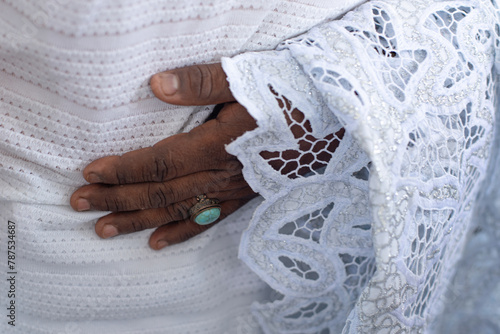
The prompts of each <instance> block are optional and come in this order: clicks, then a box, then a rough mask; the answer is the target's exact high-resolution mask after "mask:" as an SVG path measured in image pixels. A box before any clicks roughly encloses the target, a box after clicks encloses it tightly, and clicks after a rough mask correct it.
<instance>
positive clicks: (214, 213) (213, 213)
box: [194, 208, 220, 225]
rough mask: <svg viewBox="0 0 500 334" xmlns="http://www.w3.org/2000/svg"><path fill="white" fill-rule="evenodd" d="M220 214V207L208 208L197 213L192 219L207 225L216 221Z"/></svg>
mask: <svg viewBox="0 0 500 334" xmlns="http://www.w3.org/2000/svg"><path fill="white" fill-rule="evenodd" d="M219 216H220V208H210V209H206V210H203V212H201V213H199V214H198V215H197V216H196V218H195V219H194V221H195V222H196V223H197V224H199V225H208V224H211V223H213V222H214V221H216V220H217V219H218V218H219Z"/></svg>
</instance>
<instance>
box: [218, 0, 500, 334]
mask: <svg viewBox="0 0 500 334" xmlns="http://www.w3.org/2000/svg"><path fill="white" fill-rule="evenodd" d="M494 7H496V4H495V3H492V2H489V1H488V2H486V1H461V2H460V1H459V2H457V1H454V2H433V1H421V0H417V1H414V0H412V1H406V0H399V1H390V0H389V1H384V2H378V1H374V2H370V3H368V4H365V5H363V6H361V7H360V8H358V9H357V10H356V11H353V12H350V13H348V14H347V15H346V16H345V17H344V18H343V19H342V20H339V21H333V22H329V23H327V24H325V25H322V26H319V27H317V28H314V29H312V30H311V31H309V32H308V33H307V34H305V35H303V36H299V37H297V38H295V39H292V40H289V41H286V42H284V43H282V44H281V45H280V46H279V48H278V50H277V51H273V52H263V53H248V54H244V55H240V56H237V57H235V58H232V59H224V61H223V66H224V70H225V71H226V73H227V74H228V77H229V81H230V85H231V90H232V92H233V94H234V96H235V97H236V99H237V100H238V101H239V102H240V103H241V104H243V105H244V106H245V107H246V108H247V109H248V111H249V112H250V113H251V114H252V115H253V116H254V117H255V119H256V120H257V123H258V128H257V129H256V130H254V131H252V132H249V133H246V134H245V135H243V136H242V137H240V138H238V139H237V140H236V141H234V142H233V143H231V144H230V145H229V146H228V147H227V150H228V151H229V152H230V153H232V154H234V155H237V156H238V158H239V159H240V161H241V162H242V163H243V165H244V175H245V178H246V180H247V181H248V183H249V184H250V185H251V186H252V188H253V189H254V190H255V191H257V192H259V193H260V194H261V195H262V196H263V197H264V198H265V201H264V202H263V203H262V204H261V206H260V207H259V208H258V209H257V210H256V212H255V214H254V217H253V219H252V221H251V223H250V226H249V228H248V230H247V231H246V232H245V233H244V235H243V237H242V242H241V246H240V257H241V258H242V260H243V261H245V262H246V263H247V264H248V265H249V266H250V268H252V270H254V271H255V272H256V273H257V274H259V275H260V277H261V278H262V279H263V280H265V281H266V282H267V283H268V284H269V285H270V286H271V287H273V288H274V289H275V290H276V291H277V292H278V293H277V296H276V299H275V300H273V301H271V302H269V303H266V304H259V305H255V307H254V311H255V314H256V316H257V318H258V319H259V322H260V324H261V325H262V327H263V329H264V331H265V332H267V333H318V334H327V333H339V332H341V331H343V332H344V333H409V332H412V333H413V332H424V331H426V330H429V331H430V327H428V326H426V324H428V323H430V321H431V319H433V318H435V317H436V315H437V314H439V312H440V310H441V309H442V304H443V303H442V298H441V296H442V295H444V292H445V290H446V288H447V286H448V282H449V281H450V279H451V278H452V277H453V274H454V272H455V269H454V268H455V264H456V262H457V261H458V259H459V256H460V254H461V252H462V250H463V248H464V244H465V240H466V235H467V232H468V230H469V227H470V220H471V219H470V217H471V212H472V210H473V208H474V204H475V199H476V195H477V193H478V191H479V189H480V186H481V181H482V180H483V179H484V178H485V173H486V165H487V162H488V156H489V153H490V149H491V142H492V140H493V124H494V104H495V101H494V100H495V99H494V97H495V94H494V91H495V83H496V80H497V78H496V73H495V72H494V71H493V64H494V60H495V59H494V58H495V52H494V51H495V48H497V47H498V45H499V34H500V29H499V25H498V23H497V14H496V8H494ZM342 129H345V133H344V131H343V130H342Z"/></svg>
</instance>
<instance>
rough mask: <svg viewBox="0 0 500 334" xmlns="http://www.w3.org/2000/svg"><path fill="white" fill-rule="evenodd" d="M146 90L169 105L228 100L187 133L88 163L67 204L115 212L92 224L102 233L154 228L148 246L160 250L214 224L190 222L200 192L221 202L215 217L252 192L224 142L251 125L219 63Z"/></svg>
mask: <svg viewBox="0 0 500 334" xmlns="http://www.w3.org/2000/svg"><path fill="white" fill-rule="evenodd" d="M151 88H152V90H153V93H154V94H155V96H156V97H158V98H159V99H160V100H162V101H165V102H168V103H171V104H178V105H209V104H217V103H226V104H225V105H224V107H223V108H222V110H221V111H220V113H219V114H218V116H217V117H216V118H215V119H213V120H210V121H208V122H206V123H204V124H202V125H200V126H198V127H196V128H195V129H193V130H192V131H190V132H189V133H182V134H178V135H174V136H172V137H169V138H167V139H164V140H162V141H160V142H158V143H157V144H155V145H154V146H152V147H148V148H144V149H140V150H136V151H132V152H128V153H126V154H124V155H122V156H109V157H105V158H101V159H98V160H96V161H94V162H92V163H91V164H89V165H88V166H87V167H86V168H85V169H84V171H83V175H84V178H85V179H86V180H87V181H88V182H89V183H90V185H86V186H83V187H81V188H79V189H78V190H77V191H76V192H75V193H74V194H73V195H72V196H71V200H70V203H71V206H72V207H73V209H75V210H77V211H85V210H90V209H93V210H103V211H112V213H110V214H108V215H106V216H104V217H102V218H100V219H99V220H98V221H97V223H96V225H95V231H96V233H97V234H98V235H99V236H100V237H102V238H109V237H113V236H116V235H119V234H124V233H131V232H135V231H141V230H144V229H149V228H156V230H155V231H154V232H153V234H152V235H151V237H150V239H149V245H150V246H151V247H152V248H153V249H161V248H163V247H165V246H166V245H172V244H175V243H179V242H182V241H185V240H187V239H189V238H191V237H193V236H195V235H197V234H199V233H201V232H202V231H204V230H206V229H207V228H209V227H211V226H213V225H214V224H215V223H216V222H217V221H216V222H215V223H212V224H210V225H198V224H196V223H194V222H192V221H191V220H190V218H189V209H190V208H191V207H192V206H193V205H194V204H195V203H196V199H195V198H196V196H197V195H200V194H206V195H207V197H208V198H217V199H219V200H220V202H221V203H220V205H221V207H222V211H221V217H220V219H223V218H224V217H226V216H227V215H229V214H231V213H232V212H234V211H235V210H237V209H238V208H239V207H241V206H242V205H243V204H245V203H246V202H247V201H249V200H250V199H251V198H253V197H254V196H256V194H255V193H254V192H253V191H252V190H251V188H250V187H249V186H248V184H247V183H246V181H245V180H244V178H243V175H242V172H241V170H242V166H241V164H240V163H239V162H238V160H237V159H236V157H234V156H232V155H230V154H228V153H227V152H226V151H225V145H226V144H228V143H230V142H231V141H232V140H234V139H235V138H237V137H239V136H241V135H242V134H243V133H245V132H246V131H249V130H252V129H254V128H255V127H256V123H255V120H254V119H253V118H252V117H251V116H250V115H249V114H248V113H247V111H246V110H245V108H244V107H242V106H241V105H240V104H238V103H235V102H233V101H234V98H233V96H232V94H231V92H230V90H229V87H228V83H227V81H226V75H225V73H224V71H223V70H222V68H221V66H220V64H212V65H200V66H191V67H186V68H182V69H178V70H173V71H167V72H164V73H159V74H156V75H155V76H153V77H152V79H151ZM227 102H230V103H227ZM220 219H219V220H220Z"/></svg>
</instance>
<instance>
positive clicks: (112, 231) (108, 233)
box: [101, 225, 118, 239]
mask: <svg viewBox="0 0 500 334" xmlns="http://www.w3.org/2000/svg"><path fill="white" fill-rule="evenodd" d="M101 234H102V236H103V238H105V239H107V238H111V237H114V236H116V235H118V230H117V229H116V227H114V226H113V225H104V227H103V228H102V233H101Z"/></svg>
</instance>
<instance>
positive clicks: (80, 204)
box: [76, 198, 90, 211]
mask: <svg viewBox="0 0 500 334" xmlns="http://www.w3.org/2000/svg"><path fill="white" fill-rule="evenodd" d="M89 209H90V202H89V201H87V200H86V199H85V198H79V199H78V200H77V201H76V210H77V211H87V210H89Z"/></svg>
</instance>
